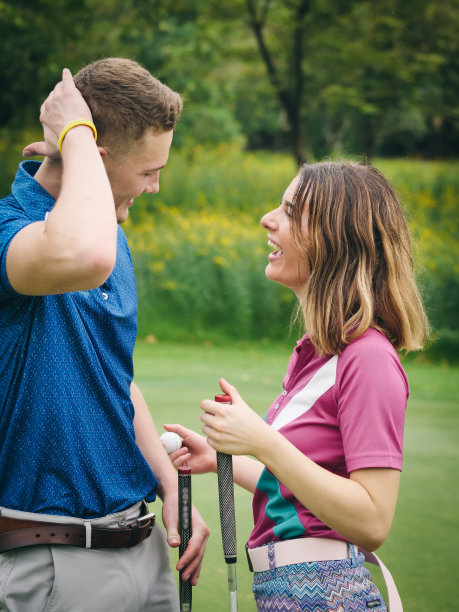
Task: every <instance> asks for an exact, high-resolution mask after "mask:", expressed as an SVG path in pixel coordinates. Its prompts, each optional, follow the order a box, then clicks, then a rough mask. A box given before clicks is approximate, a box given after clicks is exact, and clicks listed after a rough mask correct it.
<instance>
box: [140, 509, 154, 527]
mask: <svg viewBox="0 0 459 612" xmlns="http://www.w3.org/2000/svg"><path fill="white" fill-rule="evenodd" d="M155 519H156V515H155V513H154V512H150V514H146V515H145V516H140V517H139V518H138V519H136V523H137V525H138V527H145V524H146V523H148V522H149V521H151V523H152V524H153V523H154V522H155Z"/></svg>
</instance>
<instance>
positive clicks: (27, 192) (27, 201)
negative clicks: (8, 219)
mask: <svg viewBox="0 0 459 612" xmlns="http://www.w3.org/2000/svg"><path fill="white" fill-rule="evenodd" d="M40 165H41V162H39V161H23V162H21V163H20V164H19V168H18V171H17V174H16V178H15V179H14V183H13V185H12V188H11V193H12V194H13V196H14V198H15V199H16V201H17V202H18V204H19V206H20V207H21V208H22V209H23V210H24V212H26V213H27V215H28V217H30V218H31V219H34V220H35V221H43V219H44V218H45V215H46V213H47V212H49V211H50V210H51V209H52V207H53V206H54V198H53V197H52V196H51V195H50V194H49V193H48V192H47V191H46V190H45V189H44V188H43V187H42V186H41V185H40V183H38V182H37V181H36V180H35V179H34V176H35V173H36V172H37V170H38V168H39V167H40Z"/></svg>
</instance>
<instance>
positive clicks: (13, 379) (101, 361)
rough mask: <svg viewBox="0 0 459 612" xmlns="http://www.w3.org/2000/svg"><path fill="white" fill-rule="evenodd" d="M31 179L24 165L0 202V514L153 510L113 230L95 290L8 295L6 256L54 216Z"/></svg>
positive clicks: (131, 321)
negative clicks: (136, 421)
mask: <svg viewBox="0 0 459 612" xmlns="http://www.w3.org/2000/svg"><path fill="white" fill-rule="evenodd" d="M38 167H39V163H38V162H30V161H29V162H23V163H21V164H20V166H19V170H18V173H17V175H16V179H15V181H14V183H13V187H12V194H11V195H10V196H8V197H6V198H4V199H3V200H0V339H1V354H0V389H1V396H0V506H4V507H7V508H14V509H18V510H24V511H28V512H40V513H47V514H63V515H71V516H79V517H84V518H94V517H98V516H104V515H106V514H109V513H112V512H117V511H120V510H123V509H125V508H127V507H128V506H130V505H132V504H134V503H136V502H137V501H139V500H141V499H147V500H148V501H152V500H153V499H154V498H155V492H156V487H157V480H156V478H155V476H154V474H153V473H152V471H151V469H150V468H149V466H148V464H147V463H146V461H145V459H144V457H143V455H142V453H141V452H140V450H139V448H138V446H137V445H136V441H135V433H134V427H133V417H134V408H133V405H132V402H131V399H130V384H131V381H132V376H133V363H132V353H133V349H134V343H135V338H136V333H137V295H136V284H135V278H134V272H133V267H132V260H131V256H130V253H129V247H128V244H127V241H126V237H125V235H124V232H123V230H122V229H121V228H120V227H118V245H117V260H116V265H115V268H114V269H113V272H112V274H111V275H110V277H109V278H108V280H107V281H106V282H105V283H104V284H103V285H102V286H101V287H99V288H97V289H92V290H91V291H79V292H73V293H65V294H61V295H50V296H38V297H30V296H24V295H20V294H18V293H17V292H16V291H14V289H13V288H12V287H11V285H10V283H9V281H8V277H7V274H6V263H5V262H6V253H7V250H8V246H9V244H10V242H11V240H12V238H13V237H14V236H15V234H16V233H17V232H18V231H19V230H21V229H22V228H23V227H25V226H26V225H28V224H29V223H33V222H35V221H42V220H43V219H44V218H45V215H46V213H47V212H48V211H50V210H51V208H52V207H53V205H54V200H53V199H52V197H51V196H50V195H49V194H48V193H47V192H46V191H45V190H44V189H43V188H42V187H41V186H40V185H39V184H38V183H37V182H36V181H35V179H34V178H33V176H34V174H35V172H36V171H37V169H38Z"/></svg>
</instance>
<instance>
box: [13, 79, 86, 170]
mask: <svg viewBox="0 0 459 612" xmlns="http://www.w3.org/2000/svg"><path fill="white" fill-rule="evenodd" d="M77 119H85V120H88V121H92V116H91V111H90V110H89V107H88V105H87V104H86V102H85V100H84V98H83V96H82V95H81V93H80V92H79V90H78V89H77V88H76V87H75V83H74V82H73V77H72V74H71V72H70V70H69V69H68V68H64V70H63V71H62V81H60V82H59V83H58V84H57V85H56V87H55V88H54V89H53V91H52V92H51V93H50V94H49V96H48V97H47V98H46V100H45V101H44V102H43V104H42V106H41V109H40V121H41V123H42V125H43V135H44V141H41V142H34V143H31V144H29V145H27V146H26V147H25V148H24V150H23V155H24V157H30V156H31V155H45V156H46V157H51V158H58V157H60V153H59V148H58V141H59V136H60V134H61V132H62V130H63V128H64V127H65V126H66V125H67V124H68V123H70V122H71V121H75V120H77Z"/></svg>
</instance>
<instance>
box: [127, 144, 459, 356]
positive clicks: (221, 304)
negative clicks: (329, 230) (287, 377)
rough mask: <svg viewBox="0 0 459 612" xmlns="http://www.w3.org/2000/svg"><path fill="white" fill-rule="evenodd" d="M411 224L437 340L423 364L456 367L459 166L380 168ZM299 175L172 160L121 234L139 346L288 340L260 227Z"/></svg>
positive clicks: (190, 156)
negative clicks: (133, 281) (127, 247)
mask: <svg viewBox="0 0 459 612" xmlns="http://www.w3.org/2000/svg"><path fill="white" fill-rule="evenodd" d="M376 165H377V166H378V167H379V168H380V169H381V170H382V171H383V172H384V174H386V176H387V177H388V178H389V179H390V180H391V181H392V183H393V184H394V185H395V187H396V189H397V190H398V191H399V193H400V196H401V198H402V201H403V202H404V204H405V206H406V210H407V213H408V216H409V219H410V226H411V230H412V233H413V236H414V243H415V264H416V269H417V272H418V276H419V279H420V284H421V288H422V292H423V295H424V298H425V301H426V306H427V310H428V314H429V318H430V320H431V323H432V327H433V336H432V339H431V341H430V344H429V348H428V353H427V354H430V355H431V357H432V358H435V359H447V360H450V361H454V360H457V354H458V348H459V337H458V336H459V331H458V323H457V315H456V312H457V306H458V303H459V268H458V265H457V261H458V233H459V232H458V227H457V218H456V217H457V215H456V206H457V204H456V203H457V198H458V192H459V179H458V178H457V164H454V163H445V162H444V163H437V162H410V161H403V160H400V161H398V160H394V161H385V160H378V162H377V164H376ZM295 173H296V169H295V165H294V164H293V162H292V160H291V158H290V157H287V156H281V155H277V156H275V155H271V156H268V155H264V154H246V153H242V152H241V151H240V150H239V149H238V148H237V147H234V146H233V147H225V146H223V145H221V146H220V147H218V149H216V150H208V149H206V148H202V147H196V148H194V149H191V150H188V151H187V152H186V153H185V152H177V151H176V152H174V153H173V155H172V157H171V161H170V163H169V164H168V166H167V168H166V170H165V171H164V172H163V175H162V179H161V191H160V193H159V194H158V195H157V196H155V197H154V198H149V197H144V198H140V199H139V200H138V201H136V204H135V206H134V207H133V209H132V212H131V217H130V219H129V221H128V222H127V223H126V228H125V229H126V233H127V235H128V238H129V242H130V244H131V248H132V252H133V257H134V264H135V267H136V272H137V279H138V291H139V300H140V313H139V316H140V319H139V325H140V335H141V336H147V335H149V334H152V335H154V336H157V337H163V338H174V339H178V338H183V337H187V338H194V339H202V340H205V339H210V340H211V339H215V338H216V337H231V338H240V339H248V338H263V337H269V338H274V339H275V338H277V339H281V338H285V337H286V336H287V335H288V333H289V332H288V326H289V320H290V315H291V313H292V310H293V307H294V304H295V303H296V302H295V299H294V296H293V294H292V293H291V292H290V291H289V290H287V289H285V288H283V287H281V286H279V285H276V284H275V283H272V282H270V281H268V280H267V279H266V278H265V275H264V268H265V266H266V264H267V255H268V252H269V249H268V247H267V246H266V232H265V231H264V230H263V229H262V228H261V227H260V225H259V223H258V221H259V219H260V218H261V217H262V215H263V214H264V213H266V212H267V211H269V210H272V209H273V208H275V207H276V206H277V205H278V203H279V202H280V200H281V197H282V194H283V192H284V190H285V188H286V187H287V185H288V184H289V183H290V181H291V179H292V178H293V176H294V175H295Z"/></svg>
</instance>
